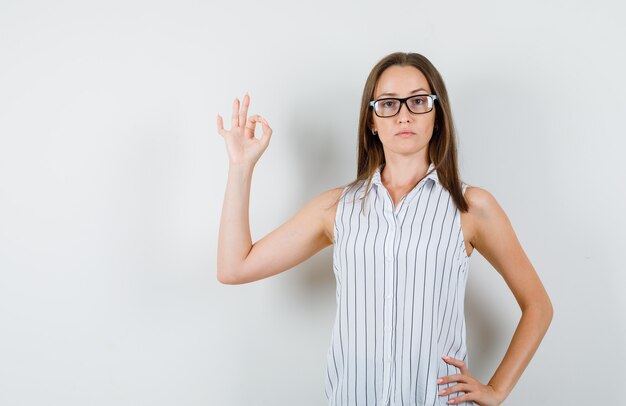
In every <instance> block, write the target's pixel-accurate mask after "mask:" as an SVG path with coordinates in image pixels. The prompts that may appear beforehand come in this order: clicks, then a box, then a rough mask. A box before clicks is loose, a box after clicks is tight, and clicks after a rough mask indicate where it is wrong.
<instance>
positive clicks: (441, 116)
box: [347, 52, 469, 212]
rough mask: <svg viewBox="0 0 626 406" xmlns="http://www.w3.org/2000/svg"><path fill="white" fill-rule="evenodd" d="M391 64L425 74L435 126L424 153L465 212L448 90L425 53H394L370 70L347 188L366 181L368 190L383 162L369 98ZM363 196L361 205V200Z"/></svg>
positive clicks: (458, 205)
mask: <svg viewBox="0 0 626 406" xmlns="http://www.w3.org/2000/svg"><path fill="white" fill-rule="evenodd" d="M393 65H401V66H413V67H415V68H417V69H418V70H419V71H420V72H422V73H423V74H424V76H426V80H428V84H429V85H430V89H431V91H432V92H433V94H435V95H437V100H435V126H434V130H433V135H432V138H431V139H430V142H429V143H428V155H429V158H430V161H431V162H432V163H433V164H434V166H435V170H436V171H437V176H438V178H439V182H440V183H441V184H442V185H443V187H444V188H446V189H447V190H448V192H449V193H450V196H451V197H452V200H453V201H454V204H455V205H456V207H457V208H458V209H459V210H460V211H462V212H466V211H467V210H468V208H469V205H468V204H467V201H466V200H465V198H464V197H463V192H462V188H461V180H460V178H459V173H458V163H457V148H456V132H455V130H454V124H453V122H452V111H451V109H450V102H449V100H448V92H447V90H446V85H445V84H444V82H443V79H442V78H441V75H440V74H439V72H438V71H437V69H435V67H434V66H433V64H432V63H431V62H430V61H429V60H428V59H426V57H425V56H423V55H420V54H417V53H405V52H395V53H392V54H390V55H387V56H386V57H384V58H383V59H381V60H380V61H379V62H378V63H377V64H376V66H374V68H373V69H372V71H371V72H370V74H369V76H368V77H367V81H366V82H365V87H364V89H363V97H362V98H361V114H360V117H359V133H358V137H359V149H358V163H357V176H356V179H355V180H354V181H353V182H351V183H350V184H349V185H347V187H349V188H353V187H356V186H357V185H359V184H361V182H363V181H366V182H367V186H366V188H365V190H366V191H369V189H370V185H371V182H372V175H373V174H374V172H376V169H377V168H378V167H379V166H380V165H382V164H384V163H385V153H384V150H383V145H382V143H381V142H380V138H378V136H377V135H375V134H374V133H372V130H371V129H372V126H373V119H372V109H370V105H369V103H370V101H371V100H373V99H374V90H375V89H376V84H377V83H378V79H379V78H380V76H381V75H382V73H383V72H384V71H385V69H387V68H389V67H390V66H393ZM365 197H366V195H365V196H363V204H364V203H365Z"/></svg>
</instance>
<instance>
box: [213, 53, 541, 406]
mask: <svg viewBox="0 0 626 406" xmlns="http://www.w3.org/2000/svg"><path fill="white" fill-rule="evenodd" d="M249 104H250V98H249V96H248V95H246V96H244V99H243V105H241V106H240V102H239V100H237V99H236V100H235V102H234V104H233V113H232V122H231V129H230V130H225V129H224V125H223V119H222V117H221V116H219V115H218V117H217V126H218V131H219V133H220V134H221V135H222V136H223V137H224V139H225V141H226V146H227V150H228V156H229V161H230V168H229V173H228V183H227V187H226V194H225V199H224V205H223V208H222V217H221V224H220V231H219V243H218V258H217V278H218V280H219V281H220V282H222V283H227V284H240V283H247V282H252V281H256V280H259V279H262V278H267V277H269V276H272V275H276V274H278V273H280V272H283V271H285V270H288V269H290V268H292V267H294V266H295V265H297V264H299V263H301V262H302V261H304V260H306V259H307V258H309V257H311V256H312V255H313V254H315V253H316V252H318V251H320V250H321V249H322V248H324V247H327V246H328V245H331V244H334V247H333V248H334V251H333V269H334V273H335V276H336V281H337V292H336V293H337V315H336V319H335V325H334V328H333V332H332V339H331V345H330V349H329V351H328V355H327V378H326V396H327V398H328V402H329V404H330V405H444V404H464V405H469V404H479V405H500V404H501V403H502V402H503V401H504V399H505V398H506V397H507V396H508V395H509V393H510V392H511V390H512V389H513V386H514V385H515V384H516V382H517V381H518V379H519V377H520V376H521V374H522V372H523V371H524V369H525V368H526V366H527V365H528V363H529V362H530V360H531V358H532V356H533V355H534V353H535V351H536V350H537V347H538V346H539V343H540V342H541V340H542V338H543V336H544V335H545V333H546V331H547V329H548V326H549V324H550V321H551V319H552V305H551V303H550V299H549V298H548V295H547V293H546V291H545V289H544V287H543V285H542V283H541V281H540V279H539V277H538V276H537V273H536V272H535V270H534V268H533V266H532V265H531V263H530V261H529V260H528V258H527V257H526V255H525V253H524V251H523V249H522V247H521V245H520V243H519V241H518V239H517V237H516V235H515V232H514V230H513V228H512V226H511V223H510V222H509V220H508V218H507V216H506V214H505V213H504V211H503V210H502V208H501V207H500V206H499V205H498V203H497V202H496V200H495V199H494V197H493V196H492V195H491V194H490V193H489V192H487V191H486V190H484V189H481V188H478V187H469V186H468V185H467V184H465V183H464V182H462V181H460V179H459V175H458V168H457V156H456V141H455V131H454V126H453V122H452V115H451V110H450V104H449V100H448V94H447V91H446V88H445V85H444V82H443V80H442V78H441V76H440V75H439V72H438V71H437V70H436V69H435V67H434V66H433V65H432V64H431V63H430V61H428V59H426V58H425V57H424V56H422V55H419V54H415V53H409V54H406V53H393V54H391V55H388V56H387V57H385V58H383V59H382V60H381V61H380V62H379V63H378V64H377V65H376V66H375V67H374V68H373V69H372V71H371V73H370V75H369V77H368V79H367V82H366V83H365V89H364V91H363V98H362V102H361V114H360V120H359V132H358V140H359V152H358V168H357V177H356V180H355V181H354V182H352V183H351V184H350V185H347V186H345V187H340V188H337V189H332V190H329V191H327V192H324V193H322V194H320V195H319V196H318V197H316V198H314V199H313V200H311V201H310V202H309V203H308V204H306V205H305V206H304V207H303V208H302V209H301V210H300V211H299V212H298V213H297V214H295V216H293V217H292V218H291V219H290V220H289V221H287V222H286V223H285V224H283V225H281V226H280V227H279V228H277V229H276V230H274V231H272V232H271V233H269V234H268V235H266V236H265V237H263V238H262V239H261V240H259V241H257V242H256V243H254V244H253V243H252V241H251V237H250V227H249V221H248V204H249V193H250V181H251V177H252V172H253V168H254V165H255V163H256V162H257V160H258V159H259V157H260V156H261V154H262V153H263V151H264V150H265V149H266V148H267V146H268V143H269V141H270V138H271V134H272V129H271V128H270V126H269V124H268V122H267V121H266V120H265V119H264V118H262V117H260V116H258V115H257V116H252V117H247V113H248V106H249ZM257 123H259V124H261V125H262V128H263V135H262V137H261V138H260V139H257V138H255V137H254V130H255V126H256V124H257ZM474 249H476V250H478V252H480V254H481V255H483V256H484V257H485V258H486V259H487V260H488V261H489V262H490V263H491V264H492V265H493V267H494V268H495V269H496V270H497V271H498V272H499V273H500V274H501V275H502V277H503V278H504V280H505V281H506V283H507V285H508V286H509V288H510V289H511V291H512V293H513V295H514V296H515V298H516V300H517V302H518V303H519V306H520V308H521V310H522V317H521V319H520V321H519V325H518V327H517V329H516V330H515V333H514V335H513V338H512V341H511V344H510V346H509V348H508V350H507V352H506V354H505V356H504V359H503V360H502V362H501V364H500V366H499V367H498V368H497V370H496V371H495V374H494V375H493V377H492V378H491V380H490V381H489V382H488V383H487V384H483V383H481V382H479V381H478V380H476V379H475V378H474V377H473V376H472V374H471V373H470V371H469V369H468V362H467V361H468V360H467V349H466V340H465V319H464V312H463V301H464V300H463V299H464V291H465V283H466V280H467V269H468V263H469V256H470V255H471V253H472V251H473V250H474Z"/></svg>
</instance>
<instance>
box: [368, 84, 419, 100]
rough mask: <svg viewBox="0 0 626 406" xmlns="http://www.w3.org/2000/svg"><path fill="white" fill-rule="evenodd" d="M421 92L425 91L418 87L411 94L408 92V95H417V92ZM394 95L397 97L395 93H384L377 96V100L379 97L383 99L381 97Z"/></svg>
mask: <svg viewBox="0 0 626 406" xmlns="http://www.w3.org/2000/svg"><path fill="white" fill-rule="evenodd" d="M422 90H423V91H426V89H424V88H423V87H420V88H419V89H415V90H413V91H412V92H410V93H409V94H414V93H418V92H420V91H422ZM396 95H397V94H396V93H392V92H385V93H382V94H380V95H378V97H377V99H379V98H381V97H383V96H396Z"/></svg>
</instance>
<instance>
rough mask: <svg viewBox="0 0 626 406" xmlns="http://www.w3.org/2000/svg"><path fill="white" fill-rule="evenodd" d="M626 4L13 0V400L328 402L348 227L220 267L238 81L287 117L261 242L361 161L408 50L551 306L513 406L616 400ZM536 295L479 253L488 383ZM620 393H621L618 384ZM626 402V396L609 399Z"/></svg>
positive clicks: (7, 204) (624, 329)
mask: <svg viewBox="0 0 626 406" xmlns="http://www.w3.org/2000/svg"><path fill="white" fill-rule="evenodd" d="M624 11H625V7H624V5H623V3H621V2H618V1H613V2H610V1H604V2H602V1H600V2H593V3H592V2H583V1H555V2H540V1H524V2H514V3H511V2H500V1H478V2H460V1H459V2H433V1H429V2H424V1H399V2H381V1H377V2H372V1H368V2H356V1H355V2H334V1H328V0H323V1H315V2H287V1H284V2H276V1H273V2H253V1H246V2H228V1H222V2H219V3H213V2H210V1H205V2H200V1H177V2H173V1H172V2H164V1H145V0H144V1H139V0H131V1H108V2H81V1H58V2H44V1H9V0H2V2H0V51H1V52H0V404H2V405H15V406H17V405H43V404H46V405H64V406H73V405H76V406H78V405H80V406H82V405H151V406H156V405H234V406H244V405H294V404H297V405H322V404H324V403H325V397H324V379H325V373H326V372H325V361H326V358H325V356H326V352H327V350H328V346H329V344H330V333H331V328H332V323H333V320H334V316H335V296H334V295H335V281H334V279H333V273H332V263H331V259H332V247H328V248H326V249H325V250H323V251H322V252H320V253H318V254H317V255H316V256H314V257H313V258H311V259H310V260H308V261H307V262H305V263H303V264H301V265H300V266H297V267H295V268H294V269H292V270H290V271H288V272H285V273H283V274H280V275H278V276H275V277H273V278H269V279H266V280H263V281H259V282H256V283H253V284H249V285H242V286H226V285H222V284H220V283H219V282H218V281H217V280H216V251H217V235H218V227H219V219H220V212H221V207H222V201H223V196H224V189H225V185H226V178H227V171H228V158H227V154H226V148H225V146H224V142H223V139H222V138H221V137H220V136H219V135H218V133H217V130H216V125H215V117H216V115H217V114H218V113H221V114H222V115H223V116H224V117H225V122H226V125H227V127H228V126H229V122H230V120H229V118H230V109H231V104H232V100H233V99H234V98H235V97H242V96H243V94H244V93H245V92H246V91H249V92H250V94H251V100H252V104H251V108H250V113H251V114H254V113H259V114H262V115H263V116H264V117H266V118H267V120H268V121H269V122H270V124H271V126H272V127H273V129H274V135H273V137H272V141H271V143H270V146H269V148H268V149H267V151H266V152H265V154H264V155H263V156H262V157H261V159H260V161H259V163H258V165H257V167H256V170H255V173H254V177H253V184H252V191H251V204H250V216H251V232H252V236H253V240H255V241H256V240H258V239H260V238H261V237H263V236H264V235H266V234H267V233H268V232H270V231H271V230H273V229H274V228H276V227H278V226H279V225H280V224H282V223H283V222H284V221H286V220H288V219H289V218H290V217H291V216H292V215H293V214H295V212H296V211H297V210H299V209H300V207H302V206H303V205H304V204H305V203H306V202H307V201H309V200H310V199H312V198H313V197H315V196H316V195H318V194H320V193H322V192H323V191H325V190H328V189H330V188H334V187H337V186H339V185H341V184H345V183H347V182H349V181H351V180H352V179H353V177H354V176H355V173H356V145H357V144H356V129H357V119H358V109H359V101H360V98H361V92H362V88H363V85H364V83H365V79H366V77H367V74H368V73H369V71H370V69H371V68H372V67H373V66H374V64H375V63H376V62H377V61H378V60H379V59H380V58H382V57H383V56H385V55H387V54H388V53H390V52H394V51H398V50H400V51H412V52H419V53H422V54H424V55H426V56H427V57H428V58H429V59H430V60H431V61H432V62H433V63H434V64H435V66H436V67H437V68H438V69H439V71H440V72H441V74H442V76H443V77H444V80H445V81H446V84H447V87H448V91H449V94H450V98H451V101H452V109H453V114H454V119H455V123H456V126H457V130H458V145H459V159H460V163H461V174H462V178H463V180H465V181H466V182H468V183H469V184H471V185H475V186H480V187H482V188H485V189H486V190H488V191H490V192H491V193H492V194H493V195H494V196H495V197H496V199H497V200H498V202H499V203H500V205H501V206H502V207H503V208H504V210H505V211H506V213H507V214H508V216H509V218H510V220H511V222H512V224H513V226H514V228H515V230H516V232H517V235H518V237H519V239H520V241H521V243H522V245H523V247H524V249H525V251H526V253H527V255H528V256H529V258H530V259H531V262H532V263H533V265H534V266H535V268H536V270H537V272H538V273H539V275H540V277H541V278H542V281H543V282H544V285H545V287H546V289H547V290H548V293H549V294H550V297H551V299H552V302H553V305H554V310H555V313H554V320H553V322H552V325H551V327H550V329H549V331H548V333H547V336H546V337H545V339H544V341H543V343H542V345H541V346H540V348H539V350H538V352H537V353H536V355H535V357H534V358H533V360H532V362H531V363H530V365H529V367H528V368H527V370H526V371H525V373H524V375H523V376H522V378H521V379H520V381H519V383H518V384H517V386H516V388H515V389H514V391H513V393H512V394H511V395H510V397H509V398H508V399H507V401H506V402H505V404H506V405H528V404H533V405H556V404H571V405H590V404H594V405H600V404H613V403H614V402H615V401H618V402H619V398H620V396H621V395H620V392H619V387H616V386H615V385H614V384H615V383H618V385H619V382H623V381H625V380H626V372H624V371H625V369H624V366H623V363H624V361H626V350H625V349H624V343H626V316H625V309H626V299H625V295H624V294H623V293H622V291H623V290H624V287H625V286H626V273H625V272H624V271H625V270H626V269H625V268H626V267H625V265H624V263H625V262H624V254H623V249H624V245H625V243H626V238H625V237H624V230H625V229H626V216H625V215H624V211H623V209H624V207H625V206H626V189H625V182H626V169H625V167H626V165H625V163H624V159H623V155H624V149H625V147H626V142H625V140H624V138H625V136H626V131H625V125H624V120H623V117H624V113H625V112H626V102H625V100H626V98H625V96H624V95H625V94H626V80H625V78H624V72H626V57H625V54H624V51H623V49H624V44H623V39H624V38H626V29H625V28H624V27H625V26H624V24H623V21H622V20H623V19H622V17H623V15H624ZM520 314H521V313H520V310H519V307H518V306H517V303H516V302H515V299H514V297H513V296H512V294H511V292H510V290H508V288H507V286H506V284H505V283H504V282H503V280H502V278H501V277H500V276H499V274H498V273H497V272H496V271H495V270H494V269H493V268H492V267H491V266H490V265H489V263H487V262H486V261H485V260H484V259H483V258H482V257H481V256H480V254H479V253H478V252H476V251H475V252H474V254H473V255H472V259H471V264H470V277H469V282H468V286H467V294H466V318H467V329H468V349H469V359H470V363H471V364H470V370H471V372H472V373H473V374H474V375H475V376H476V377H477V378H478V379H480V380H481V381H482V382H483V383H486V382H487V381H488V380H489V378H490V377H491V375H492V374H493V372H494V371H495V369H496V367H497V366H498V364H499V362H500V360H501V358H502V356H503V355H504V352H505V350H506V348H507V346H508V344H509V342H510V338H511V336H512V334H513V331H514V329H515V327H516V325H517V322H518V319H519V316H520ZM615 389H617V390H615ZM616 399H617V400H616Z"/></svg>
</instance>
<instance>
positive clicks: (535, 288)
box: [468, 188, 553, 400]
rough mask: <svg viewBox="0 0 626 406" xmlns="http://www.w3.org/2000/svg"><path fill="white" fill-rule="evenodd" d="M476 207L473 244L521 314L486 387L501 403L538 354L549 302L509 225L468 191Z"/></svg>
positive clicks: (485, 198) (480, 195) (489, 200)
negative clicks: (500, 278) (499, 278)
mask: <svg viewBox="0 0 626 406" xmlns="http://www.w3.org/2000/svg"><path fill="white" fill-rule="evenodd" d="M468 191H471V192H470V196H469V198H470V199H472V200H473V201H474V202H473V203H474V206H475V208H476V212H475V216H473V218H475V219H476V233H475V238H474V240H473V241H472V245H474V247H475V248H476V249H477V250H478V251H479V252H480V254H481V255H482V256H483V257H485V259H486V260H487V261H489V263H490V264H491V265H492V266H493V267H494V268H495V269H496V270H497V271H498V272H499V273H500V274H501V275H502V277H503V278H504V281H505V282H506V284H507V285H508V286H509V288H510V289H511V292H512V293H513V295H514V296H515V299H516V300H517V303H518V304H519V306H520V309H521V311H522V316H521V318H520V321H519V324H518V326H517V328H516V330H515V333H514V334H513V338H512V339H511V343H510V345H509V347H508V349H507V351H506V354H505V355H504V358H503V359H502V362H501V363H500V365H499V366H498V368H497V370H496V372H495V373H494V375H493V377H492V378H491V380H490V381H489V385H490V386H492V387H493V388H495V390H496V392H498V393H500V395H501V396H502V400H504V399H505V398H506V397H507V396H508V395H509V394H510V393H511V391H512V390H513V387H514V386H515V384H516V383H517V381H518V380H519V378H520V376H521V375H522V372H524V370H525V369H526V367H527V366H528V364H529V363H530V360H531V359H532V357H533V355H534V354H535V352H536V351H537V348H538V347H539V344H540V343H541V340H542V339H543V337H544V335H545V333H546V331H547V330H548V326H549V325H550V322H551V320H552V314H553V309H552V303H551V302H550V299H549V297H548V294H547V292H546V290H545V289H544V287H543V284H542V283H541V280H540V279H539V276H538V275H537V272H536V271H535V269H534V267H533V266H532V264H531V263H530V261H529V259H528V257H527V256H526V253H525V252H524V250H523V249H522V246H521V244H520V242H519V240H518V239H517V236H516V235H515V232H514V231H513V227H512V226H511V223H510V221H509V219H508V217H507V216H506V214H505V213H504V211H503V210H502V208H501V207H500V205H499V204H498V202H497V201H496V199H495V198H494V197H493V196H492V195H491V194H490V193H489V192H487V191H486V190H483V189H478V188H470V189H469V190H468Z"/></svg>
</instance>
